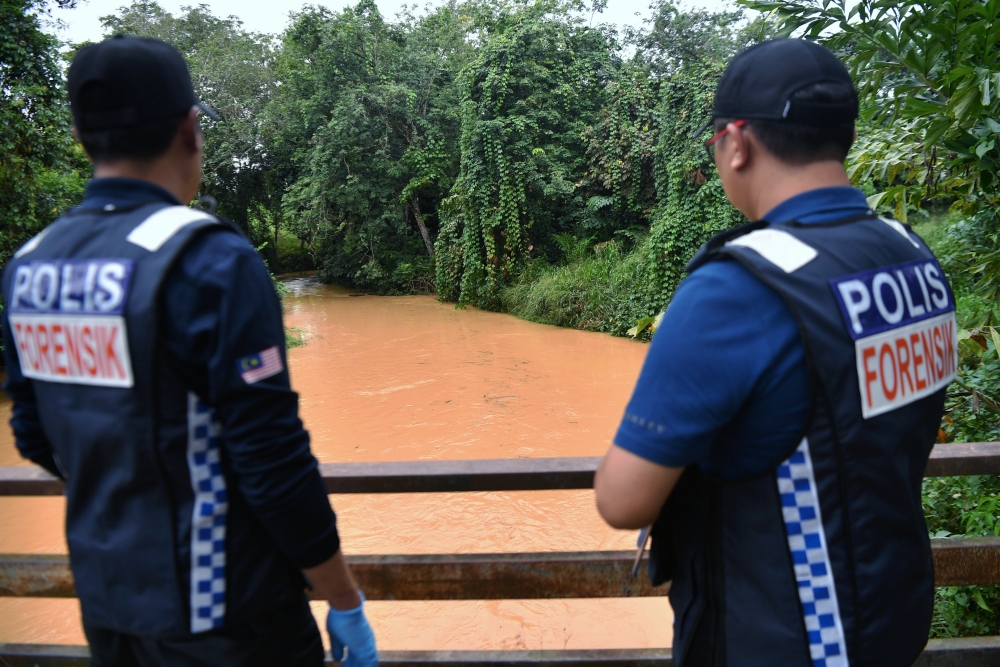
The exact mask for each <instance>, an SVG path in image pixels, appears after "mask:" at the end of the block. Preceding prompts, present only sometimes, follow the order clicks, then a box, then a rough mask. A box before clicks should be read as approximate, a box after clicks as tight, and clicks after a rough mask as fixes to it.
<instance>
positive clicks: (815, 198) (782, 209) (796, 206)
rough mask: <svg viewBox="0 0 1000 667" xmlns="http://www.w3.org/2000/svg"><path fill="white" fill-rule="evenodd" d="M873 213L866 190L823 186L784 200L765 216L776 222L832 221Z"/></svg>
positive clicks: (773, 223) (773, 222)
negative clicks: (864, 191) (866, 196)
mask: <svg viewBox="0 0 1000 667" xmlns="http://www.w3.org/2000/svg"><path fill="white" fill-rule="evenodd" d="M866 213H868V214H870V213H872V210H871V208H869V206H868V200H867V199H866V198H865V193H863V192H861V190H858V189H857V188H852V187H850V186H838V187H832V188H819V189H817V190H809V191H808V192H803V193H802V194H799V195H795V196H794V197H792V198H791V199H786V200H785V201H783V202H781V203H780V204H778V205H777V206H775V207H774V208H772V209H771V210H770V211H768V213H767V215H765V216H764V218H763V219H764V220H766V221H767V222H769V223H771V224H772V225H776V224H781V223H783V222H791V221H792V220H795V221H797V222H801V223H804V224H809V223H819V222H831V221H833V220H840V219H843V218H849V217H851V216H855V215H865V214H866Z"/></svg>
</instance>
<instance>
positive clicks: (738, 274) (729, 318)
mask: <svg viewBox="0 0 1000 667" xmlns="http://www.w3.org/2000/svg"><path fill="white" fill-rule="evenodd" d="M869 212H870V209H869V208H868V202H867V200H866V199H865V195H864V194H863V193H862V192H861V191H860V190H856V189H855V188H851V187H833V188H821V189H818V190H812V191H810V192H805V193H802V194H800V195H797V196H795V197H792V198H791V199H788V200H786V201H784V202H782V203H781V204H779V205H778V206H776V207H775V208H774V209H772V210H771V211H770V212H768V214H767V215H765V216H764V220H767V221H768V222H770V223H772V224H778V223H783V222H790V221H792V220H797V221H798V222H801V223H804V224H808V223H819V222H830V221H832V220H838V219H843V218H847V217H851V216H855V215H863V214H866V213H869ZM808 410H809V387H808V381H807V376H806V366H805V351H804V349H803V347H802V340H801V338H800V336H799V330H798V326H797V325H796V323H795V319H794V318H793V316H792V313H791V311H790V310H789V309H788V306H786V305H785V302H784V301H782V299H781V297H780V296H778V293H777V292H775V291H774V290H773V289H771V288H770V287H768V286H766V285H765V284H764V283H762V282H761V281H759V280H758V279H757V278H755V277H754V276H753V275H752V274H751V273H750V272H749V271H747V270H746V269H745V268H743V266H742V265H740V264H738V263H737V262H735V261H733V260H720V261H714V262H709V263H708V264H705V265H704V266H701V267H699V268H698V269H697V270H695V271H694V272H693V273H692V274H691V275H690V276H688V278H687V279H686V280H684V281H683V282H682V283H681V284H680V286H678V288H677V291H676V293H675V294H674V297H673V299H672V300H671V302H670V306H669V307H668V308H667V311H666V313H665V314H664V316H663V320H662V322H661V323H660V326H659V328H658V329H657V332H656V334H655V335H654V336H653V341H652V343H650V346H649V352H648V353H647V355H646V360H645V363H644V364H643V368H642V372H641V374H640V375H639V380H638V382H637V383H636V386H635V390H634V392H633V394H632V398H631V400H630V401H629V404H628V407H627V408H626V410H625V416H624V418H623V419H622V422H621V425H620V426H619V427H618V433H617V434H616V435H615V444H616V445H618V446H619V447H621V448H622V449H625V450H627V451H629V452H632V453H633V454H635V455H637V456H640V457H642V458H644V459H646V460H648V461H652V462H654V463H658V464H660V465H664V466H670V467H678V468H679V467H683V466H688V465H692V464H698V466H699V467H701V468H702V469H703V470H706V471H709V472H713V473H715V474H718V475H721V476H722V477H725V478H728V479H734V478H738V477H743V476H746V475H751V474H754V473H757V472H760V471H762V470H764V469H765V468H766V467H767V466H769V465H772V464H774V463H776V462H777V461H779V460H780V459H781V457H782V456H785V455H787V454H788V453H789V451H790V450H791V449H792V448H793V447H794V446H795V444H796V442H797V440H798V439H799V438H801V437H802V435H803V430H804V428H805V422H806V418H807V414H808Z"/></svg>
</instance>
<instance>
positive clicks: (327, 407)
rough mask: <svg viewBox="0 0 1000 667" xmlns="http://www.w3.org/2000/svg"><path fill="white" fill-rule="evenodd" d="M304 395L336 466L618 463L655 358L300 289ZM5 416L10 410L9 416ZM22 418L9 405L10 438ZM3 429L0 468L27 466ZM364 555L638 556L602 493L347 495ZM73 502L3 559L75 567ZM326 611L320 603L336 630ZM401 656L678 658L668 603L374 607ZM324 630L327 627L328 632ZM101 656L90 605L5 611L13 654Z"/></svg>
mask: <svg viewBox="0 0 1000 667" xmlns="http://www.w3.org/2000/svg"><path fill="white" fill-rule="evenodd" d="M287 285H288V287H289V294H288V296H287V298H286V302H285V310H286V312H285V319H286V324H287V325H289V326H292V327H296V328H298V329H300V330H302V331H303V332H304V335H305V336H306V339H307V344H306V345H305V346H303V347H299V348H296V349H293V350H290V351H289V355H288V356H289V365H290V367H291V374H292V384H293V386H294V387H295V389H296V390H297V391H298V392H299V393H300V395H301V408H302V417H303V419H304V421H305V424H306V426H307V428H308V429H309V430H310V432H311V434H312V438H313V451H314V452H315V454H316V456H317V457H318V458H319V459H320V461H324V462H334V461H407V460H427V459H442V460H445V459H490V458H518V457H529V458H530V457H551V456H598V455H601V454H603V453H604V452H605V450H606V449H607V446H608V443H609V442H610V440H611V438H612V436H613V435H614V430H615V427H616V426H617V423H618V420H619V419H620V418H621V414H622V411H623V409H624V406H625V403H626V402H627V400H628V397H629V394H630V392H631V389H632V386H633V384H634V382H635V379H636V377H637V376H638V373H639V368H640V366H641V364H642V360H643V357H644V356H645V352H646V347H645V346H644V345H643V344H641V343H637V342H634V341H630V340H624V339H620V338H612V337H610V336H606V335H602V334H595V333H589V332H582V331H573V330H569V329H560V328H557V327H550V326H545V325H539V324H532V323H530V322H524V321H522V320H518V319H516V318H514V317H511V316H509V315H502V314H497V313H487V312H483V311H479V310H476V309H472V308H468V309H465V310H457V309H455V308H453V307H451V306H450V305H446V304H441V303H438V302H437V301H436V300H434V298H433V297H430V296H409V297H376V296H357V297H351V296H349V295H350V294H351V292H350V291H349V290H347V289H344V288H339V287H333V286H326V285H319V284H317V283H315V282H314V281H313V280H311V279H309V278H299V279H294V280H290V281H288V283H287ZM0 400H2V401H6V398H5V397H4V398H2V399H0ZM9 411H10V406H9V404H8V403H0V414H2V416H3V419H4V422H6V419H7V416H8V415H9ZM22 463H23V461H21V460H20V459H19V458H18V456H17V453H16V451H15V450H14V447H13V443H12V438H11V435H10V432H9V429H8V428H7V427H6V426H4V427H2V428H0V465H21V464H22ZM330 499H331V502H332V503H333V506H334V508H335V509H336V511H337V515H338V525H339V528H340V533H341V537H342V539H343V548H344V552H345V553H347V554H349V555H350V554H389V553H392V554H407V553H409V554H417V553H422V554H423V553H463V552H464V553H471V552H480V553H490V552H516V551H589V550H618V549H631V548H634V542H635V533H634V532H622V531H615V530H612V529H610V528H608V527H607V526H605V525H604V524H603V522H602V521H601V520H600V518H599V517H598V515H597V512H596V510H595V509H594V498H593V492H592V491H545V492H516V493H464V494H437V493H434V494H398V495H394V494H392V495H344V496H336V495H335V496H330ZM64 509H65V508H64V502H63V500H62V499H61V498H2V497H0V553H66V545H65V540H64V538H63V534H62V523H63V520H64ZM322 607H323V605H322V604H321V603H314V611H315V612H316V613H317V615H318V616H319V615H321V613H322ZM368 611H369V618H370V619H371V622H372V625H373V627H374V629H375V634H376V636H377V638H378V641H379V648H381V649H386V650H406V649H409V650H430V649H451V650H457V649H525V648H528V649H542V648H544V649H556V648H569V649H573V648H576V649H585V648H641V647H665V646H669V645H670V640H671V634H672V633H671V627H670V626H671V610H670V606H669V603H668V602H667V600H666V598H648V599H597V600H533V601H518V600H509V601H507V600H504V601H456V602H371V603H369V605H368ZM321 627H322V624H321ZM12 641H14V642H26V643H59V644H80V643H83V642H84V639H83V635H82V631H81V630H80V624H79V606H78V604H77V602H76V601H75V600H41V599H12V598H0V642H12Z"/></svg>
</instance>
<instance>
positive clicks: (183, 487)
mask: <svg viewBox="0 0 1000 667" xmlns="http://www.w3.org/2000/svg"><path fill="white" fill-rule="evenodd" d="M210 230H217V231H220V232H224V231H228V232H230V233H235V231H234V230H232V229H231V228H229V227H228V226H227V225H225V224H220V223H219V221H218V220H217V219H216V218H214V217H213V216H210V215H208V214H207V213H204V212H202V211H198V210H195V209H191V208H187V207H184V206H170V205H168V204H164V203H149V204H143V205H139V206H137V207H135V208H133V209H132V210H125V211H114V212H108V213H105V212H101V211H78V212H75V213H71V214H69V215H67V216H64V217H63V218H61V219H59V220H57V221H56V222H54V223H53V224H52V225H50V226H49V227H48V228H47V229H46V230H44V231H43V232H42V233H41V234H39V235H38V236H37V237H35V238H34V239H32V240H31V241H29V242H28V243H27V244H26V245H25V246H24V248H22V249H21V251H19V252H18V254H17V255H16V256H15V258H14V259H13V260H12V261H11V262H10V263H9V264H8V267H7V269H6V270H5V272H4V281H3V294H4V295H5V297H6V299H7V311H6V316H7V317H8V320H9V324H10V327H11V332H12V334H13V337H14V340H15V346H16V348H17V355H18V360H19V363H20V366H21V371H22V373H23V374H24V375H25V376H26V377H28V378H31V380H32V385H33V388H34V392H35V396H36V399H37V403H38V408H39V411H40V415H41V420H42V424H43V427H44V429H45V433H46V435H47V437H48V439H49V441H50V443H51V445H52V448H53V451H54V455H55V458H56V461H57V464H58V465H59V468H60V470H61V471H62V472H63V474H64V476H65V478H66V498H67V505H66V508H67V510H66V511H67V515H66V534H67V542H68V544H69V551H70V561H71V564H72V569H73V575H74V580H75V582H76V590H77V594H78V596H79V598H80V604H81V607H82V611H83V615H84V616H85V617H86V618H87V621H88V622H89V623H91V624H93V625H96V626H102V627H106V628H109V629H113V630H118V631H122V632H127V633H130V634H135V635H143V636H174V637H176V636H183V635H186V634H190V633H197V632H203V631H207V630H211V629H213V628H218V627H221V626H223V625H224V624H230V623H234V622H239V621H246V620H248V619H250V618H253V617H254V615H256V614H260V613H261V612H262V611H264V610H265V609H267V608H269V607H272V605H276V604H280V603H281V602H283V601H285V600H290V599H292V597H291V596H294V595H297V596H298V597H301V595H302V588H303V580H302V577H301V574H300V573H298V572H297V570H296V569H295V568H294V567H293V566H292V565H291V563H290V562H289V561H287V559H285V558H284V557H283V556H281V555H280V554H279V552H278V551H277V548H276V546H275V545H274V544H273V542H272V541H271V540H270V539H269V538H268V537H267V534H266V532H265V531H264V530H263V528H262V527H261V526H260V524H259V523H258V522H257V520H256V519H255V518H254V516H253V514H252V512H250V510H249V508H248V507H247V506H246V505H245V503H243V502H242V500H241V496H240V494H239V493H238V490H237V488H236V483H235V481H234V480H233V479H232V476H231V473H230V471H229V469H228V466H227V462H226V457H225V455H224V451H223V450H222V448H221V446H220V433H221V429H220V426H219V424H218V422H217V420H216V419H215V414H214V411H213V410H211V409H210V408H209V407H208V406H206V405H204V404H203V403H202V402H201V401H200V400H199V398H198V397H197V396H196V395H195V394H193V393H192V392H190V391H189V390H188V388H187V387H185V386H184V384H183V383H182V382H181V381H180V379H179V377H178V375H177V374H176V373H175V372H174V371H173V369H171V368H170V366H169V364H166V363H164V361H165V359H166V358H167V357H165V355H164V354H163V351H162V349H161V348H160V347H159V342H158V334H157V332H158V326H157V318H158V313H159V298H158V297H159V294H160V290H161V286H162V284H163V281H164V279H165V278H166V276H167V274H168V272H169V270H170V268H171V267H172V266H173V264H174V262H175V260H176V259H177V258H178V257H179V256H180V254H181V253H182V252H183V250H184V249H185V248H186V247H188V245H189V244H190V243H191V241H192V240H194V239H195V238H196V237H198V236H199V235H201V234H203V233H205V232H207V231H210Z"/></svg>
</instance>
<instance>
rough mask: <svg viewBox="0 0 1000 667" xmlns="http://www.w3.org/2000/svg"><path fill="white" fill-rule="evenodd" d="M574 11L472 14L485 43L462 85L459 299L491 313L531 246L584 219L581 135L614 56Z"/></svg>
mask: <svg viewBox="0 0 1000 667" xmlns="http://www.w3.org/2000/svg"><path fill="white" fill-rule="evenodd" d="M574 8H575V6H574V5H569V4H560V3H558V2H556V1H555V0H552V1H548V0H538V1H537V2H534V3H527V2H525V3H520V2H518V3H510V4H506V5H497V6H494V5H480V6H478V8H477V9H478V11H479V12H480V13H479V18H478V19H477V21H478V27H479V31H480V33H481V34H482V35H483V43H482V44H481V46H480V47H479V48H478V49H477V52H476V55H475V58H474V59H473V60H472V61H471V62H470V63H469V64H468V65H467V66H466V67H465V69H464V70H463V71H462V78H461V82H460V85H461V90H462V138H461V173H460V175H459V178H458V181H457V182H456V185H455V194H456V195H457V196H459V198H460V206H461V212H462V219H463V228H462V245H463V258H462V263H463V266H462V280H461V287H460V288H459V289H458V290H454V289H453V291H459V294H460V296H459V301H460V302H461V303H470V304H474V305H477V306H480V307H484V308H491V309H496V308H498V307H499V305H500V302H499V292H500V290H501V289H502V288H503V287H504V286H505V285H507V284H509V283H510V282H511V281H512V280H513V278H514V277H515V276H516V274H517V273H518V272H519V271H520V270H521V269H522V268H523V266H524V263H525V261H526V259H527V257H528V255H529V253H530V252H531V251H532V250H533V248H534V247H535V246H536V245H541V244H544V243H545V242H546V241H547V240H548V239H549V238H550V237H551V235H552V234H554V233H557V232H559V231H564V230H568V229H572V227H573V225H574V223H575V222H576V221H577V220H578V219H579V218H580V216H581V215H582V213H583V210H584V207H585V204H586V198H585V196H584V194H585V193H584V192H581V191H579V186H578V184H580V181H581V179H582V178H583V177H584V171H585V169H586V147H587V144H586V141H585V139H584V137H583V133H584V130H585V129H586V127H587V126H588V125H592V124H593V123H594V122H595V120H596V119H597V114H598V112H599V110H600V108H601V106H602V103H603V99H604V86H605V83H606V81H607V79H608V75H609V66H610V58H611V53H610V44H609V41H608V37H607V35H606V34H604V33H603V32H602V31H601V30H598V29H594V28H591V27H589V26H587V25H585V23H584V22H583V20H582V19H579V18H576V17H575V15H574V14H573V13H572V12H571V10H572V9H574ZM487 10H489V11H487ZM440 278H441V276H440V275H439V281H438V282H439V284H440V283H441V282H442V280H441V279H440Z"/></svg>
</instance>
